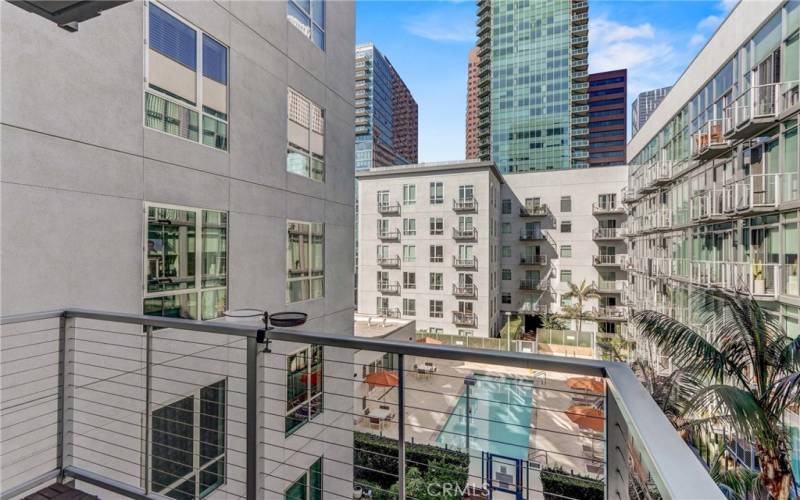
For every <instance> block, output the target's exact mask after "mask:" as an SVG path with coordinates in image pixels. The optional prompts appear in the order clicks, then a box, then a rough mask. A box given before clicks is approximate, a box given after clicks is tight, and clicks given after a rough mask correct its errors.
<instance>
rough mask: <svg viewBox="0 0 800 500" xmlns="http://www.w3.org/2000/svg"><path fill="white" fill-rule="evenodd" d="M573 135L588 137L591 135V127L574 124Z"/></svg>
mask: <svg viewBox="0 0 800 500" xmlns="http://www.w3.org/2000/svg"><path fill="white" fill-rule="evenodd" d="M573 125H575V124H573ZM571 135H572V137H586V136H587V135H589V127H580V126H573V127H572V131H571Z"/></svg>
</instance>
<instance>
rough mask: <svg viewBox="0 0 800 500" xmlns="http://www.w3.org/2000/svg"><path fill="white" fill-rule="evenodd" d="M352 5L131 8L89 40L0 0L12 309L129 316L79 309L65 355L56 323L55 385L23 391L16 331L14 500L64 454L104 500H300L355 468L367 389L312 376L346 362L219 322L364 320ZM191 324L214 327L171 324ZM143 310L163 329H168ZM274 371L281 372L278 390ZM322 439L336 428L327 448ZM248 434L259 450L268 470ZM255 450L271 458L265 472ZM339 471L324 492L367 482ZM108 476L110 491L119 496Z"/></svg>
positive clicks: (97, 23) (7, 461)
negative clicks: (250, 315) (252, 386)
mask: <svg viewBox="0 0 800 500" xmlns="http://www.w3.org/2000/svg"><path fill="white" fill-rule="evenodd" d="M27 3H28V4H40V5H41V4H44V5H43V10H45V11H47V8H50V7H52V2H27ZM69 3H70V4H72V3H74V2H69ZM112 3H113V2H108V3H107V4H104V6H108V5H110V4H112ZM97 4H98V2H85V3H84V4H83V6H84V7H85V6H93V7H94V8H95V9H96V8H97V7H98V5H97ZM68 7H69V6H68ZM66 8H67V7H65V9H66ZM287 9H288V10H287ZM322 9H324V10H325V12H324V14H323V10H322ZM82 10H84V9H82ZM84 11H85V10H84ZM354 11H355V8H354V5H353V3H352V2H305V3H304V2H294V1H293V0H289V1H288V2H234V3H231V4H219V3H215V2H169V3H166V4H164V3H160V2H157V1H149V2H131V3H122V4H121V5H119V6H115V7H113V8H110V9H108V10H105V11H103V13H102V14H101V15H100V16H99V17H95V18H92V19H88V20H85V21H83V22H81V23H80V29H79V31H77V32H74V31H73V32H70V31H67V30H63V29H60V28H59V27H58V25H57V24H55V23H53V22H50V21H48V20H47V19H45V18H43V17H40V16H37V15H34V14H32V13H28V12H26V11H25V10H22V9H20V8H18V7H17V6H15V5H14V4H12V3H10V2H2V3H1V4H0V19H2V36H3V60H2V69H3V71H2V86H3V100H2V115H3V125H2V127H3V133H2V139H0V140H1V141H2V151H3V159H2V161H3V168H2V178H1V179H0V183H1V184H2V208H1V209H0V214H2V215H1V216H0V217H2V223H0V227H1V228H2V238H1V240H2V248H1V251H0V253H1V254H2V268H1V269H0V272H2V276H3V278H2V281H1V283H0V286H2V294H0V295H2V299H1V302H0V309H2V314H3V315H11V314H20V313H29V312H32V311H37V310H39V311H40V310H53V309H63V308H65V307H79V308H85V309H92V310H101V311H106V312H108V313H109V314H112V315H113V314H117V313H126V314H129V315H131V317H130V318H129V321H127V322H125V321H122V322H120V321H114V320H112V319H108V320H107V321H102V322H100V321H96V320H90V319H87V318H85V317H84V318H81V319H76V318H74V317H72V318H70V319H66V318H65V317H63V316H62V317H61V321H62V323H61V324H62V325H66V328H64V329H63V330H62V332H63V335H64V337H63V338H64V339H66V340H63V342H62V351H61V355H62V358H61V359H62V360H64V359H66V361H65V363H67V364H63V363H62V367H61V368H59V364H58V358H59V356H58V347H57V346H58V345H59V336H58V335H59V330H58V325H59V319H58V318H57V317H56V319H55V320H54V321H55V330H53V331H54V335H55V336H54V337H51V338H54V339H55V340H54V342H48V345H50V346H56V347H55V349H56V350H55V351H53V353H52V354H48V355H47V356H46V357H41V358H37V359H31V360H29V361H27V362H26V363H27V365H28V366H29V367H36V368H37V371H35V372H31V373H36V377H33V376H28V380H27V381H25V380H23V381H21V383H25V384H28V383H30V382H31V381H33V380H41V381H42V382H40V383H39V385H38V386H30V385H29V386H19V387H18V388H17V389H13V391H14V392H11V391H12V390H10V389H9V388H10V386H11V385H14V384H15V382H14V381H13V379H9V378H7V375H9V374H10V372H11V371H16V370H17V369H18V368H26V366H24V365H23V364H22V363H17V365H10V364H8V363H9V362H10V361H11V360H12V359H13V356H12V354H11V351H6V350H5V349H6V348H8V347H9V345H10V344H9V343H8V342H9V340H8V339H7V337H6V335H7V334H9V332H10V328H11V327H9V326H8V325H5V324H4V326H3V331H2V336H3V345H2V349H3V354H2V357H3V384H4V386H3V390H2V394H1V395H0V398H2V400H1V401H0V407H2V408H3V410H4V412H6V411H7V410H10V409H11V407H12V406H15V407H16V410H18V411H17V412H16V413H15V415H14V417H13V418H14V420H9V419H8V418H7V414H6V413H4V415H3V418H2V424H1V425H2V429H0V434H3V436H4V438H3V439H4V440H8V441H4V444H3V446H4V453H6V450H8V451H9V452H11V451H12V450H16V452H15V453H8V454H7V455H5V456H4V457H3V462H2V465H0V476H2V477H3V485H2V487H0V489H2V490H3V493H4V495H5V494H6V493H7V492H8V491H10V490H12V488H13V487H15V486H19V485H24V484H25V483H26V481H29V480H30V479H32V478H34V477H36V476H38V475H39V474H44V473H46V472H47V471H51V470H53V468H54V467H62V469H61V470H60V474H63V475H65V476H66V477H72V478H74V477H75V476H70V473H67V472H66V468H68V467H70V466H74V467H75V468H79V469H82V470H84V471H88V472H87V473H88V474H93V475H94V476H93V477H95V478H96V480H97V482H96V485H97V489H96V491H97V493H95V494H97V495H98V496H99V497H102V498H107V497H109V496H114V495H117V494H121V493H122V492H123V491H128V492H132V491H136V492H138V493H136V494H130V493H128V494H127V496H137V495H138V496H169V497H182V498H201V497H204V496H205V495H209V496H208V498H213V497H217V498H275V497H276V496H280V497H281V498H282V497H283V492H284V491H287V490H288V489H289V488H291V487H293V486H292V485H293V484H296V483H298V482H300V483H303V484H305V483H306V482H307V481H308V478H309V477H312V479H313V480H316V479H319V476H318V475H316V476H315V474H314V471H315V470H319V468H320V467H324V468H326V469H327V470H330V468H334V467H340V466H341V465H342V464H347V463H351V461H352V457H353V453H352V431H350V432H348V431H347V429H346V428H345V426H344V425H340V426H339V428H337V429H331V428H330V426H329V425H328V424H329V423H330V422H334V421H340V422H351V421H352V419H351V417H350V410H351V408H352V401H351V397H350V396H349V394H350V393H351V392H352V382H348V381H344V382H341V383H339V382H337V380H336V378H337V377H332V378H331V380H326V381H325V387H326V388H325V391H333V392H339V393H341V394H342V396H341V397H338V396H335V395H333V394H330V393H328V392H326V393H325V404H324V407H323V406H322V405H321V401H322V399H321V387H314V386H312V385H309V384H306V383H305V382H303V383H302V384H300V383H299V380H300V379H301V378H302V380H304V381H305V380H310V377H311V375H310V370H311V367H314V370H323V366H324V370H325V372H326V373H334V372H333V371H335V370H337V366H339V365H337V364H334V363H331V362H330V360H332V359H337V361H338V362H339V363H341V361H342V360H345V359H347V355H346V353H344V352H341V353H337V351H336V349H335V348H330V347H325V348H324V350H320V349H318V348H314V349H310V348H309V346H308V345H307V344H298V343H296V342H284V341H275V342H272V343H271V344H270V349H271V352H269V353H264V352H262V351H263V350H264V347H265V345H263V344H261V345H260V346H257V345H255V344H252V342H251V341H249V340H248V339H255V328H258V326H256V327H254V328H253V329H252V330H251V331H250V336H249V337H247V336H242V335H244V334H242V335H239V336H235V335H234V336H231V335H230V334H225V333H219V332H220V331H222V330H225V329H226V327H227V328H234V327H233V326H232V325H233V324H234V323H235V322H232V321H230V320H226V319H224V318H222V316H223V314H224V312H225V311H231V310H232V311H235V310H240V309H243V308H256V309H258V310H261V311H263V310H269V311H270V312H277V311H285V310H287V309H288V310H296V311H299V312H304V313H307V314H308V323H307V325H308V326H307V327H308V328H310V329H313V330H318V331H320V332H325V333H326V334H327V335H330V337H331V338H334V337H337V336H339V337H344V336H352V335H353V314H352V295H351V293H349V290H351V289H352V269H353V219H352V212H353V200H354V196H353V186H354V180H353V162H354V158H353V143H352V137H353V128H352V123H353V119H354V109H353V102H352V95H353V79H352V75H353V73H352V71H353V70H352V67H353V50H354V47H355V44H354V40H353V37H354V25H355V12H354ZM287 12H288V14H287ZM44 82H58V84H57V87H58V91H57V92H56V91H54V87H53V86H52V85H43V83H44ZM55 116H59V117H61V118H59V119H53V117H55ZM134 315H135V316H134ZM142 318H144V319H142ZM180 319H183V320H198V321H196V322H192V324H194V325H195V326H196V328H193V329H192V331H187V330H181V327H177V326H176V327H174V328H171V327H170V324H168V323H166V322H168V321H170V320H173V321H178V320H180ZM201 320H202V321H201ZM147 321H155V322H158V321H164V322H165V323H166V324H158V328H157V331H156V332H153V324H149V326H148V327H143V326H142V324H147V323H146V322H147ZM255 321H256V325H258V323H259V322H260V320H259V319H258V318H256V320H255ZM136 322H139V323H136ZM181 324H184V323H181ZM76 325H77V327H76ZM261 327H262V328H263V323H261ZM48 328H49V327H48ZM34 329H36V328H35V325H34ZM176 329H177V330H181V331H176ZM215 330H216V332H215ZM173 337H174V338H173ZM15 338H16V339H17V340H21V339H22V337H21V336H19V335H17V336H16V337H15ZM30 339H31V340H33V341H35V342H36V343H37V344H36V345H37V346H41V345H42V339H44V340H47V339H45V337H43V336H42V334H39V335H34V336H33V337H30ZM34 339H35V340H34ZM170 339H173V340H174V341H170ZM220 339H224V340H222V341H221V340H220ZM251 344H252V345H251ZM247 345H251V348H249V350H248V351H247V352H248V353H249V354H248V356H249V355H253V356H257V358H255V357H254V358H252V359H257V360H258V361H257V363H251V364H250V365H249V366H251V367H252V370H253V371H252V372H251V373H252V374H253V378H250V379H248V380H254V379H257V378H260V380H261V382H260V383H259V390H260V391H262V392H260V394H261V396H259V393H255V392H253V393H252V395H253V396H254V397H253V399H252V401H254V402H257V400H258V399H262V401H263V400H264V398H265V397H269V398H270V400H271V401H270V403H268V405H269V407H270V408H272V410H271V411H267V410H265V409H264V408H265V407H266V405H267V403H264V406H262V407H261V408H262V410H261V411H260V412H257V413H255V415H257V417H255V418H250V417H249V416H245V410H244V408H245V406H246V404H245V399H246V398H245V392H244V391H245V386H246V384H245V379H246V375H245V373H244V369H243V367H244V366H245V358H246V357H245V346H247ZM34 349H36V348H34ZM256 349H257V352H256ZM78 351H81V352H78ZM146 351H147V352H148V354H147V355H146V354H145V352H146ZM16 352H17V353H19V352H21V351H16ZM27 352H28V353H33V352H34V351H32V350H30V349H27ZM201 353H202V354H201ZM36 354H39V351H37V352H36ZM151 355H152V359H151ZM351 356H352V355H351ZM178 359H180V362H178V361H177V360H178ZM112 360H113V361H112ZM170 360H172V361H171V362H170ZM306 360H308V362H306ZM45 361H46V363H45ZM145 362H148V363H149V364H148V370H146V369H145ZM178 363H180V366H177V364H178ZM52 370H60V371H58V373H56V374H54V372H53V371H52ZM267 371H270V372H271V375H270V376H269V377H270V378H269V381H270V382H269V383H270V384H277V385H275V387H278V386H280V387H281V389H280V390H275V391H272V392H271V393H270V394H269V396H267V394H268V393H267V389H266V382H265V379H264V373H266V372H267ZM348 371H351V368H348ZM315 373H317V372H315ZM50 375H52V376H50ZM341 376H343V375H341ZM43 377H44V378H43ZM315 377H316V378H315V380H316V379H318V374H316V375H315ZM61 380H63V385H62V382H61ZM145 380H147V383H148V384H149V383H150V382H152V385H146V383H145ZM337 384H339V389H334V388H333V387H334V386H336V385H337ZM59 386H60V387H61V388H62V389H64V391H65V395H64V397H65V398H67V397H69V398H70V399H69V400H68V401H69V402H68V404H67V406H65V407H63V408H64V409H61V407H59V411H58V414H59V415H61V417H62V418H63V420H61V421H60V422H62V424H63V427H61V426H59V427H58V429H57V428H56V422H57V421H58V419H57V418H55V415H56V409H57V407H56V403H55V401H56V399H57V398H56V399H53V398H52V397H50V396H48V398H49V399H48V401H50V402H49V403H47V404H46V405H44V406H41V405H39V403H42V402H43V401H42V400H41V396H43V395H45V393H43V392H41V390H42V389H48V390H54V391H55V390H57V387H59ZM25 387H27V389H26V388H25ZM65 387H66V388H65ZM287 387H288V388H289V389H288V390H287ZM26 391H27V392H26ZM11 398H18V399H16V400H14V401H11ZM64 401H67V399H64ZM315 401H316V402H315ZM258 404H261V403H258ZM67 407H68V408H69V410H68V411H67V410H66V408H67ZM221 407H222V408H223V411H224V412H225V413H222V414H220V413H218V412H219V410H220V408H221ZM249 408H251V409H254V407H253V406H252V405H251V406H249ZM343 411H344V413H343ZM47 415H51V416H52V418H51V417H48V416H47ZM220 415H221V417H222V418H220ZM42 417H44V418H42ZM173 419H175V420H173ZM209 419H210V420H209ZM256 420H257V421H258V422H257V423H256ZM245 421H247V422H252V423H255V424H256V425H255V426H247V429H252V430H253V432H254V433H253V434H251V433H250V430H247V431H246V426H245ZM18 422H21V424H20V425H17V426H16V427H15V428H9V427H8V426H9V425H11V424H12V423H18ZM173 422H174V423H173ZM62 428H63V429H64V430H63V431H62ZM201 428H202V430H201ZM148 429H149V430H150V432H149V433H148V432H147V431H148ZM59 431H60V432H59ZM175 433H179V436H177V437H176V436H175ZM209 433H210V434H209ZM298 434H302V435H303V437H302V438H299V437H298ZM323 434H324V438H323V437H321V436H322V435H323ZM47 436H53V439H54V440H55V441H54V442H53V444H52V446H51V445H50V444H49V443H47V442H45V441H43V438H46V437H47ZM314 436H318V437H317V438H316V439H317V440H319V439H324V440H331V443H330V444H326V445H324V446H322V445H321V444H319V442H318V444H316V445H309V443H308V441H309V440H313V439H315V438H314ZM12 437H14V441H13V442H12V441H11V438H12ZM246 437H247V439H246ZM56 442H57V444H56ZM148 443H152V446H150V447H148ZM246 443H255V444H256V448H255V452H256V453H257V454H258V457H257V456H255V455H254V454H251V455H248V456H249V457H251V458H252V460H253V461H252V462H248V463H245V456H246V455H245V446H246ZM62 446H63V448H62ZM73 446H74V447H73ZM56 449H58V450H59V451H58V452H56ZM178 449H179V450H180V451H176V450H178ZM45 450H52V451H45ZM62 450H63V451H62ZM31 452H34V453H31ZM34 455H35V456H34ZM323 456H324V458H321V457H323ZM26 457H27V458H26ZM57 457H58V458H57ZM62 457H63V458H62ZM287 457H291V460H289V459H288V458H287ZM259 463H260V464H266V463H268V464H269V465H268V466H264V467H261V466H260V465H259V466H258V467H260V471H261V472H260V475H259V474H257V475H255V476H253V477H255V478H257V483H256V482H248V481H246V475H245V469H247V470H248V471H249V472H257V471H256V470H255V468H254V466H251V465H252V464H259ZM334 464H335V465H334ZM249 472H248V473H249ZM337 474H338V475H340V476H339V477H340V478H341V479H339V478H332V479H331V478H327V477H326V479H325V491H326V492H330V493H329V494H331V495H334V496H352V492H353V487H352V467H351V468H347V467H343V468H342V469H341V470H339V471H338V472H337ZM247 477H249V476H247ZM53 479H55V475H52V474H51V475H50V476H49V481H50V482H52V480H53ZM348 479H349V480H348ZM103 481H106V482H105V483H104V482H103ZM112 481H115V482H114V483H113V484H112V486H111V487H112V488H113V493H112V492H111V490H107V491H103V490H102V489H101V488H102V487H103V486H102V485H103V484H111V482H112ZM245 483H247V485H248V486H257V488H255V489H254V490H252V491H251V490H250V489H245V486H246V484H245ZM78 484H79V485H81V484H82V485H83V486H86V485H87V484H88V483H85V482H83V481H81V480H78ZM89 486H90V487H91V485H89ZM120 488H122V489H120ZM124 488H128V489H127V490H125V489H124ZM292 491H294V490H292ZM276 492H277V493H276ZM290 493H291V492H287V493H286V495H287V496H293V495H295V493H291V494H290ZM23 496H24V495H23Z"/></svg>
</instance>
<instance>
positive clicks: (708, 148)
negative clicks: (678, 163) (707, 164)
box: [691, 119, 728, 160]
mask: <svg viewBox="0 0 800 500" xmlns="http://www.w3.org/2000/svg"><path fill="white" fill-rule="evenodd" d="M691 146H692V158H695V159H697V160H705V159H708V158H710V157H712V156H714V155H715V154H717V153H718V152H719V151H721V150H723V149H725V148H727V147H728V141H727V139H725V137H724V135H723V133H722V120H721V119H712V120H708V121H707V122H706V123H705V124H703V126H702V127H700V129H699V130H698V131H697V132H695V133H694V134H692V142H691Z"/></svg>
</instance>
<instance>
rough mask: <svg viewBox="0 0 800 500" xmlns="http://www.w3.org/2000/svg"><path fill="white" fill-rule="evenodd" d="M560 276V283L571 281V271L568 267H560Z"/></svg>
mask: <svg viewBox="0 0 800 500" xmlns="http://www.w3.org/2000/svg"><path fill="white" fill-rule="evenodd" d="M560 278H561V279H560V281H561V283H572V271H571V270H570V269H562V270H561V276H560Z"/></svg>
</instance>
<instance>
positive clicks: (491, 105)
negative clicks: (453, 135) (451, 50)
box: [477, 0, 589, 173]
mask: <svg viewBox="0 0 800 500" xmlns="http://www.w3.org/2000/svg"><path fill="white" fill-rule="evenodd" d="M588 10H589V6H588V2H587V1H586V0H479V1H478V11H477V14H478V56H479V58H480V61H479V66H478V85H479V89H478V118H479V124H478V145H479V149H480V157H481V159H484V160H489V159H491V160H494V162H495V163H496V164H497V166H498V168H500V170H501V171H502V172H504V173H512V172H530V171H540V170H557V169H567V168H583V167H588V166H589V163H588V160H587V159H588V156H589V153H588V150H587V148H588V138H587V137H588V128H587V124H588V121H589V119H588V116H587V114H588V111H589V107H588V104H587V103H588V98H589V96H588V93H587V90H588V87H589V83H588V77H589V74H588V67H589V62H588V55H589V49H588V45H589V41H588V34H589V24H588V22H589V12H588Z"/></svg>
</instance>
